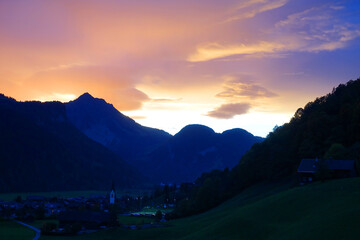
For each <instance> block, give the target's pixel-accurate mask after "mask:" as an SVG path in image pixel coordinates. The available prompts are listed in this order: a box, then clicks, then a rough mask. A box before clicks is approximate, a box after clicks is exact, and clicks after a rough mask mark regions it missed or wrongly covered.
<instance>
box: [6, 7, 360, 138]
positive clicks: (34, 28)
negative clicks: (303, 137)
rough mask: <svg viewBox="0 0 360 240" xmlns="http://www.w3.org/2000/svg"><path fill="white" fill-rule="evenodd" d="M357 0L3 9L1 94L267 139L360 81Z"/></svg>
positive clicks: (168, 127)
mask: <svg viewBox="0 0 360 240" xmlns="http://www.w3.org/2000/svg"><path fill="white" fill-rule="evenodd" d="M359 10H360V3H359V2H357V1H355V0H350V1H335V0H331V1H328V0H320V1H316V2H314V1H309V0H305V1H301V2H299V1H295V0H261V1H259V0H244V1H236V0H225V1H221V2H219V1H198V2H196V3H194V1H189V0H185V1H181V2H179V1H165V0H152V1H140V2H139V1H137V2H136V3H135V2H133V1H127V0H120V1H114V0H103V1H100V0H87V1H85V0H79V1H76V2H74V1H66V0H57V1H42V0H32V1H25V0H19V1H1V2H0V51H1V53H2V54H1V56H0V89H1V93H3V94H5V95H7V96H10V97H13V98H15V99H17V100H21V101H24V100H40V101H52V100H59V101H62V102H67V101H70V100H73V99H75V98H77V97H78V96H79V95H81V94H83V93H84V92H89V93H90V94H91V95H93V96H94V97H98V98H103V99H105V100H106V101H107V102H109V103H112V104H113V105H114V106H115V107H116V108H117V109H118V110H119V111H121V112H122V113H124V114H125V115H128V116H130V117H134V118H135V120H136V121H137V122H139V123H140V124H142V125H145V126H149V127H156V128H161V129H164V130H165V131H168V132H170V133H172V134H174V133H176V132H177V131H179V130H180V129H181V128H182V127H184V126H185V125H187V124H191V123H198V124H203V125H207V126H209V127H211V128H213V129H214V130H215V131H217V132H221V131H224V130H226V129H230V128H243V129H245V130H247V131H249V132H251V133H253V134H254V135H259V136H263V137H264V136H266V135H267V134H268V132H269V131H271V130H272V129H273V127H274V126H275V125H281V124H283V123H285V122H287V121H289V120H290V118H291V116H292V115H293V114H294V112H295V111H296V109H297V108H299V107H303V106H304V105H305V104H306V103H307V102H309V101H312V100H314V99H315V98H316V97H319V96H322V95H325V94H327V93H328V92H331V90H332V88H333V87H336V86H337V85H339V84H340V83H345V82H347V81H348V80H351V79H356V78H358V77H359V76H360V72H359V61H358V60H357V59H358V56H359V55H360V16H359V15H358V14H357V13H358V11H359Z"/></svg>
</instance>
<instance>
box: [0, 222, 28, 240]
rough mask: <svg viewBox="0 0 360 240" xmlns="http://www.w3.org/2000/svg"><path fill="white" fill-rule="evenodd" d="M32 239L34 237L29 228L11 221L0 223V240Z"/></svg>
mask: <svg viewBox="0 0 360 240" xmlns="http://www.w3.org/2000/svg"><path fill="white" fill-rule="evenodd" d="M33 237H35V232H34V231H33V230H31V229H30V228H27V227H25V226H23V225H21V224H19V223H16V222H12V221H0V239H1V240H24V239H30V240H31V239H33Z"/></svg>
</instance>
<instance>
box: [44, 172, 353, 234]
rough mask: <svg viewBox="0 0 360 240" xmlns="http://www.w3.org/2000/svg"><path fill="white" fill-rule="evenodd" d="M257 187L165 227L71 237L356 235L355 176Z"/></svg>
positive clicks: (121, 230)
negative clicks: (276, 189) (271, 190)
mask: <svg viewBox="0 0 360 240" xmlns="http://www.w3.org/2000/svg"><path fill="white" fill-rule="evenodd" d="M260 189H261V187H260ZM258 190H259V186H257V187H254V188H252V189H248V190H247V191H245V192H243V193H242V194H240V195H238V196H237V197H235V198H233V199H231V200H229V201H227V202H226V203H224V204H222V205H221V206H219V207H217V208H215V209H213V210H211V211H209V212H207V213H204V214H200V215H197V216H193V217H190V218H185V219H180V220H176V221H172V222H170V224H171V225H172V226H170V227H166V228H157V229H146V230H134V231H130V230H124V229H118V230H112V231H101V232H98V233H94V234H88V235H83V236H79V237H75V238H74V239H89V240H90V239H167V240H168V239H182V240H185V239H189V240H190V239H207V240H209V239H246V240H249V239H251V240H255V239H276V240H280V239H286V240H288V239H301V240H306V239H327V240H331V239H334V240H339V239H359V236H360V227H359V222H360V204H359V203H360V178H355V179H344V180H336V181H329V182H325V183H314V184H311V185H308V186H305V187H296V188H293V189H290V190H286V191H282V192H280V193H276V194H273V195H270V196H267V197H263V198H260V197H254V196H255V195H254V193H255V192H256V191H258ZM264 194H265V191H264ZM41 239H63V238H54V237H42V238H41Z"/></svg>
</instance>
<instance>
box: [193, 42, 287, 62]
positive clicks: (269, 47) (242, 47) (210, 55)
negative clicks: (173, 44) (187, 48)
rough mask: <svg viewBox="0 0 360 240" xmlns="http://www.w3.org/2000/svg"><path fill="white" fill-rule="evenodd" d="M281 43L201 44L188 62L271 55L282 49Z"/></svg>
mask: <svg viewBox="0 0 360 240" xmlns="http://www.w3.org/2000/svg"><path fill="white" fill-rule="evenodd" d="M284 48H285V46H284V45H283V44H281V43H274V42H266V41H262V42H259V43H257V44H237V45H221V44H219V43H207V44H202V45H200V46H199V47H198V48H197V49H196V53H195V54H192V55H190V56H189V57H188V59H187V60H188V61H189V62H202V61H209V60H212V59H217V58H223V57H228V56H232V55H239V54H255V53H272V52H276V51H280V50H282V49H284Z"/></svg>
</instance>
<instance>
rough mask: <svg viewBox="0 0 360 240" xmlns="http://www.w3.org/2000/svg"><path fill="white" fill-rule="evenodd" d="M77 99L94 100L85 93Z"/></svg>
mask: <svg viewBox="0 0 360 240" xmlns="http://www.w3.org/2000/svg"><path fill="white" fill-rule="evenodd" d="M77 99H94V97H93V96H91V94H90V93H88V92H86V93H83V94H82V95H80V96H79V97H78V98H77Z"/></svg>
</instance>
